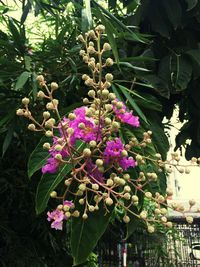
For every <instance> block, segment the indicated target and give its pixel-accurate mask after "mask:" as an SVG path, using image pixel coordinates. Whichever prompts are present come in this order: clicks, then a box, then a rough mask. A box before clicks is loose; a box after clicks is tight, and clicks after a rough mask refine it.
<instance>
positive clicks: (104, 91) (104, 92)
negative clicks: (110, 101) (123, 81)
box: [102, 89, 109, 97]
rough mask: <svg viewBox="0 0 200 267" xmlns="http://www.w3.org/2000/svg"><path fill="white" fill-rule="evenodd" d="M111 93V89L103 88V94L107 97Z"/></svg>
mask: <svg viewBox="0 0 200 267" xmlns="http://www.w3.org/2000/svg"><path fill="white" fill-rule="evenodd" d="M108 94H109V91H108V90H107V89H103V90H102V96H104V97H107V96H108Z"/></svg>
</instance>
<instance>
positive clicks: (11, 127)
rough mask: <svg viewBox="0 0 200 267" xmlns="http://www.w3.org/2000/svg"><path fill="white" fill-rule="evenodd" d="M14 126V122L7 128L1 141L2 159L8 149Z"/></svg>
mask: <svg viewBox="0 0 200 267" xmlns="http://www.w3.org/2000/svg"><path fill="white" fill-rule="evenodd" d="M14 125H15V123H14V122H13V123H12V124H11V125H10V127H9V128H8V131H7V134H6V137H5V139H4V141H3V148H2V157H3V156H4V154H5V152H6V151H7V149H8V147H9V145H10V143H11V141H12V137H13V133H14Z"/></svg>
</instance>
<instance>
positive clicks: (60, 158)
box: [54, 153, 62, 161]
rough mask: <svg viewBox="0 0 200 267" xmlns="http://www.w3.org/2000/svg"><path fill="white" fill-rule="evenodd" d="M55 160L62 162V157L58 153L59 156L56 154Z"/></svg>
mask: <svg viewBox="0 0 200 267" xmlns="http://www.w3.org/2000/svg"><path fill="white" fill-rule="evenodd" d="M54 158H55V159H57V160H59V161H61V160H62V155H61V154H59V153H58V154H56V155H55V156H54Z"/></svg>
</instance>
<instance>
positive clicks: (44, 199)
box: [36, 141, 85, 214]
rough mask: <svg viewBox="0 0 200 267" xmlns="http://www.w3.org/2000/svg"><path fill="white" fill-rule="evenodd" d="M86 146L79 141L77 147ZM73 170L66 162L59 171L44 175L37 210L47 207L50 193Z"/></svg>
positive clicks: (40, 183)
mask: <svg viewBox="0 0 200 267" xmlns="http://www.w3.org/2000/svg"><path fill="white" fill-rule="evenodd" d="M84 146H85V143H83V142H81V141H78V142H77V144H76V149H77V150H78V151H79V150H80V149H81V148H83V147H84ZM38 164H39V162H38ZM71 170H72V164H64V165H63V166H62V167H61V168H60V170H59V172H58V173H55V174H49V173H46V174H44V175H43V176H42V179H41V180H40V182H39V184H38V188H37V192H36V212H37V214H40V213H41V212H43V211H44V210H45V208H46V207H47V203H48V201H49V198H50V193H51V192H52V191H53V190H54V189H55V188H56V187H57V186H58V185H59V184H60V182H61V181H62V180H63V179H64V178H65V177H66V175H67V174H68V173H69V172H70V171H71Z"/></svg>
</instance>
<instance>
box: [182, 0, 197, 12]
mask: <svg viewBox="0 0 200 267" xmlns="http://www.w3.org/2000/svg"><path fill="white" fill-rule="evenodd" d="M185 2H186V3H187V5H188V8H187V11H190V10H191V9H193V8H194V7H195V6H196V5H197V4H198V0H185Z"/></svg>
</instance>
